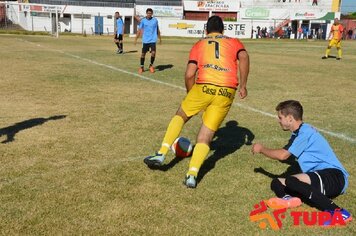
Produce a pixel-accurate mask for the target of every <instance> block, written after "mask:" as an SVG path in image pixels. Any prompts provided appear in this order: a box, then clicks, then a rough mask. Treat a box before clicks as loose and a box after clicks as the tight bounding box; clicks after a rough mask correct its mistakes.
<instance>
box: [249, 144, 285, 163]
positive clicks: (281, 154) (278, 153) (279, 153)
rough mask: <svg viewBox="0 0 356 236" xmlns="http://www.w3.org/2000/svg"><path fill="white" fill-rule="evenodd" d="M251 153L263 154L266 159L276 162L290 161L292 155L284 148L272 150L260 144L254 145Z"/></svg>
mask: <svg viewBox="0 0 356 236" xmlns="http://www.w3.org/2000/svg"><path fill="white" fill-rule="evenodd" d="M251 151H252V153H253V154H256V153H261V154H263V155H265V156H266V157H269V158H271V159H274V160H280V161H283V160H286V159H288V157H290V155H291V154H290V152H288V151H287V150H285V149H283V148H281V149H270V148H267V147H265V146H263V145H262V144H260V143H255V144H253V145H252V150H251Z"/></svg>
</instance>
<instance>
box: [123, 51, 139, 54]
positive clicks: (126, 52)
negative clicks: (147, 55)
mask: <svg viewBox="0 0 356 236" xmlns="http://www.w3.org/2000/svg"><path fill="white" fill-rule="evenodd" d="M135 52H138V51H137V50H131V51H124V54H128V53H135Z"/></svg>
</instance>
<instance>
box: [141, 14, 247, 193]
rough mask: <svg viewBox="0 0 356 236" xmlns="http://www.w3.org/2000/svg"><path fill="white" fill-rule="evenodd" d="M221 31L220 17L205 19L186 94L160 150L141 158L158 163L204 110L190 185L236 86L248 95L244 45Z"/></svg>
mask: <svg viewBox="0 0 356 236" xmlns="http://www.w3.org/2000/svg"><path fill="white" fill-rule="evenodd" d="M223 30H224V24H223V21H222V19H221V18H220V17H219V16H212V17H210V18H209V19H208V22H207V29H206V33H207V36H206V37H205V38H203V39H201V40H200V41H198V42H197V43H196V44H195V45H194V46H193V48H192V49H191V51H190V55H189V61H188V65H187V68H186V72H185V86H186V89H187V95H186V97H185V98H184V100H183V102H182V103H181V106H180V107H179V109H178V111H177V112H176V115H175V116H174V117H173V118H172V120H171V122H170V123H169V125H168V128H167V131H166V134H165V136H164V138H163V142H162V145H161V148H160V150H159V151H158V152H157V153H156V154H155V155H153V156H148V157H146V158H145V159H144V162H145V164H146V165H147V166H148V167H159V166H161V165H162V164H163V161H164V159H165V156H166V154H167V153H168V151H169V149H170V147H171V145H172V143H173V142H174V140H175V139H176V138H177V137H178V136H179V133H180V132H181V130H182V128H183V125H184V124H185V123H186V122H187V121H188V120H189V119H190V118H191V117H193V116H194V115H196V114H198V113H199V112H200V111H204V113H203V117H202V119H203V123H202V125H201V128H200V131H199V133H198V135H197V142H196V145H195V148H194V151H193V155H192V158H191V160H190V163H189V169H188V172H187V174H186V177H185V180H184V184H185V185H186V186H187V187H189V188H195V187H196V185H197V182H196V179H197V176H198V172H199V169H200V167H201V165H202V164H203V162H204V160H205V158H206V157H207V155H208V154H209V151H210V143H211V141H212V139H213V137H214V134H215V132H216V131H217V129H218V128H219V126H220V124H221V123H222V121H223V120H224V118H225V116H226V115H227V113H228V111H229V109H230V107H231V104H232V102H233V100H234V97H235V93H236V89H237V87H238V86H239V92H238V95H239V97H240V98H241V99H244V98H245V97H246V96H247V88H246V84H247V77H248V73H249V66H250V63H249V56H248V54H247V52H246V50H245V48H244V46H243V44H242V43H241V42H240V41H239V40H238V39H235V38H229V37H227V36H224V35H223ZM238 70H239V71H240V76H239V79H238V77H237V72H238ZM196 76H197V78H196Z"/></svg>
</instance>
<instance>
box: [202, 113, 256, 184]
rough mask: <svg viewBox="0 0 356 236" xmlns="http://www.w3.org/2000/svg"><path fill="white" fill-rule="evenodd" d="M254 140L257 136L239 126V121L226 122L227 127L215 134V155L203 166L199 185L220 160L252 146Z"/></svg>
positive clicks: (212, 145) (213, 143)
mask: <svg viewBox="0 0 356 236" xmlns="http://www.w3.org/2000/svg"><path fill="white" fill-rule="evenodd" d="M254 138H255V135H254V134H253V133H252V132H251V131H250V130H249V129H247V128H245V127H241V126H238V122H237V121H235V120H230V121H228V122H226V124H225V127H222V128H220V129H218V130H217V131H216V133H215V136H214V139H213V141H212V142H211V144H210V150H214V153H213V154H212V155H210V156H209V157H208V158H207V159H206V160H205V162H204V163H203V165H202V166H201V168H200V170H199V174H198V178H197V181H198V183H199V182H200V181H201V180H202V179H203V178H204V176H205V175H206V174H207V173H208V172H209V171H211V170H212V169H214V168H215V165H216V163H217V162H218V161H219V160H221V159H223V158H225V157H226V156H228V155H230V154H232V153H234V152H236V151H237V150H239V149H240V148H241V147H242V146H243V145H251V144H252V141H253V140H254Z"/></svg>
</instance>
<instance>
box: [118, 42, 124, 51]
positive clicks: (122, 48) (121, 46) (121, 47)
mask: <svg viewBox="0 0 356 236" xmlns="http://www.w3.org/2000/svg"><path fill="white" fill-rule="evenodd" d="M119 44H120V50H121V51H123V50H124V45H123V44H122V43H119Z"/></svg>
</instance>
